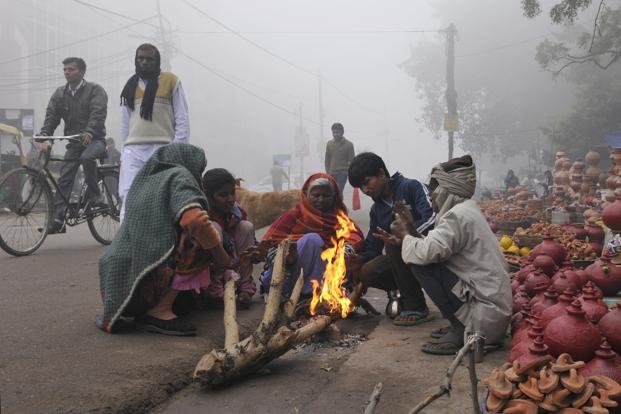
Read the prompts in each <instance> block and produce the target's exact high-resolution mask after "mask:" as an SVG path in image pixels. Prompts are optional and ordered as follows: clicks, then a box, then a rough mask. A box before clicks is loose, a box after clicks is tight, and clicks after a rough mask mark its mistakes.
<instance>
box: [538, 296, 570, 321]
mask: <svg viewBox="0 0 621 414" xmlns="http://www.w3.org/2000/svg"><path fill="white" fill-rule="evenodd" d="M573 300H574V292H573V291H572V290H571V289H565V290H564V291H563V293H561V294H560V295H559V297H558V302H557V303H556V304H555V305H552V306H550V307H549V308H546V309H544V311H543V312H541V315H540V317H539V324H540V325H541V326H543V327H544V328H545V327H546V326H548V324H549V323H550V322H551V321H552V320H553V319H555V318H557V317H559V316H561V315H564V314H565V313H566V307H567V306H569V305H570V304H571V302H572V301H573Z"/></svg>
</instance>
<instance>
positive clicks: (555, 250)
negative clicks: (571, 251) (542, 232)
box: [530, 236, 567, 266]
mask: <svg viewBox="0 0 621 414" xmlns="http://www.w3.org/2000/svg"><path fill="white" fill-rule="evenodd" d="M530 254H531V257H534V258H536V257H537V256H540V255H542V254H545V255H548V256H550V257H551V258H552V259H554V263H556V264H557V266H562V265H563V261H565V257H566V256H567V251H566V250H565V249H564V248H563V246H561V245H560V244H558V243H557V242H555V241H554V239H553V238H552V237H550V236H546V237H544V239H543V241H542V242H541V243H539V244H538V245H537V246H535V247H534V248H533V250H532V252H531V253H530Z"/></svg>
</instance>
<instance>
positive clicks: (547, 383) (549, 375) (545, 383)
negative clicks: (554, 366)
mask: <svg viewBox="0 0 621 414" xmlns="http://www.w3.org/2000/svg"><path fill="white" fill-rule="evenodd" d="M559 380H560V377H559V375H558V374H557V373H556V372H553V371H552V370H550V369H549V368H546V367H543V368H541V371H539V382H538V383H537V386H538V387H539V391H541V392H542V393H543V394H548V393H551V392H552V391H554V390H555V389H556V386H557V385H558V382H559ZM548 411H550V410H548Z"/></svg>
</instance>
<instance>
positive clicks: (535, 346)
mask: <svg viewBox="0 0 621 414" xmlns="http://www.w3.org/2000/svg"><path fill="white" fill-rule="evenodd" d="M549 351H550V349H549V347H548V346H547V345H546V343H545V340H544V337H543V336H541V335H539V336H537V337H535V339H534V340H533V343H532V344H530V346H529V347H528V352H524V353H523V354H522V355H520V356H519V358H518V359H517V361H518V363H519V364H520V365H522V366H524V365H527V364H529V363H531V362H533V361H535V360H537V359H540V358H541V357H544V356H546V355H548V354H549Z"/></svg>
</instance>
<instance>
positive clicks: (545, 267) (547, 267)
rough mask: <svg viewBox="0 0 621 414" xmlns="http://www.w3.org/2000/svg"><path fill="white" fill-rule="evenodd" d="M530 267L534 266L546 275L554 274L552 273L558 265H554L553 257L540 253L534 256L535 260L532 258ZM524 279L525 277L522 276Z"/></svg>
mask: <svg viewBox="0 0 621 414" xmlns="http://www.w3.org/2000/svg"><path fill="white" fill-rule="evenodd" d="M532 267H534V268H535V269H539V270H541V271H542V272H543V273H545V274H546V275H547V276H552V275H554V273H555V272H556V269H558V267H557V266H556V263H555V262H554V259H552V258H551V257H550V256H548V255H546V254H541V255H539V256H537V257H535V260H533V264H532ZM526 276H528V275H526ZM524 279H526V277H524Z"/></svg>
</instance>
